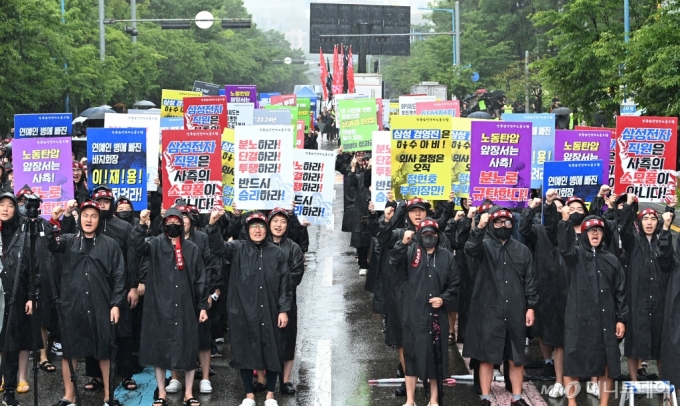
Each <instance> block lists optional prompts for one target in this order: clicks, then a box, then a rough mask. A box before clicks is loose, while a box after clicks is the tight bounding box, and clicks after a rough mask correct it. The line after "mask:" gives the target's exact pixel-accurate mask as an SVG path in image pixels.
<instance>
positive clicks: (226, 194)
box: [222, 128, 236, 212]
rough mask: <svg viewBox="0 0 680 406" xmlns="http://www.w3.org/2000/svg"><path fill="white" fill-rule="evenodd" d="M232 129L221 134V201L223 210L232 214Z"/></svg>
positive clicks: (233, 147) (227, 129)
mask: <svg viewBox="0 0 680 406" xmlns="http://www.w3.org/2000/svg"><path fill="white" fill-rule="evenodd" d="M235 150H236V148H235V146H234V129H233V128H225V129H224V131H223V132H222V201H223V204H224V210H226V211H229V212H233V211H234V209H233V208H232V207H231V206H232V204H233V203H234V151H235Z"/></svg>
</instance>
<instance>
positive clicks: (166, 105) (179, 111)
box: [161, 89, 202, 117]
mask: <svg viewBox="0 0 680 406" xmlns="http://www.w3.org/2000/svg"><path fill="white" fill-rule="evenodd" d="M201 95H202V93H201V92H190V91H187V90H169V89H163V91H162V92H161V99H162V100H161V117H182V116H184V98H185V97H199V96H201Z"/></svg>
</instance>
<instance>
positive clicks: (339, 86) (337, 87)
mask: <svg viewBox="0 0 680 406" xmlns="http://www.w3.org/2000/svg"><path fill="white" fill-rule="evenodd" d="M338 48H339V52H338V57H337V59H336V61H337V62H336V65H337V66H336V68H335V71H334V72H333V94H342V93H343V92H342V91H343V81H344V79H343V78H344V76H345V75H344V73H343V70H344V65H345V64H344V63H343V61H342V58H343V57H344V52H343V51H342V45H340V46H339V47H338Z"/></svg>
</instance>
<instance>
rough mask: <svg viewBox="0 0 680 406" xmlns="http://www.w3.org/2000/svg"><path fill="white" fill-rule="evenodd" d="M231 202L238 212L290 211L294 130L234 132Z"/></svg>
mask: <svg viewBox="0 0 680 406" xmlns="http://www.w3.org/2000/svg"><path fill="white" fill-rule="evenodd" d="M234 134H235V142H234V145H235V147H236V163H235V166H234V178H235V179H234V198H235V202H236V205H237V206H236V208H237V209H239V210H271V209H274V208H276V207H283V208H287V209H291V208H292V203H293V199H294V198H295V196H294V195H293V165H291V162H293V143H292V142H291V140H293V139H295V135H294V134H295V132H294V126H291V125H255V126H246V127H236V129H235V133H234Z"/></svg>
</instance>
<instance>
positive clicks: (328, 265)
mask: <svg viewBox="0 0 680 406" xmlns="http://www.w3.org/2000/svg"><path fill="white" fill-rule="evenodd" d="M321 286H333V257H328V258H326V260H325V261H324V264H323V282H322V283H321Z"/></svg>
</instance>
